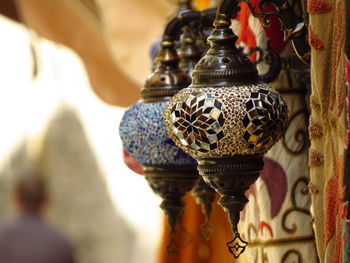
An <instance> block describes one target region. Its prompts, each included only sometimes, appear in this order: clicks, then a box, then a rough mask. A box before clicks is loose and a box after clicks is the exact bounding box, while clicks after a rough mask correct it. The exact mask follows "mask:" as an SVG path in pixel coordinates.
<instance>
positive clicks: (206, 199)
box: [192, 178, 216, 241]
mask: <svg viewBox="0 0 350 263" xmlns="http://www.w3.org/2000/svg"><path fill="white" fill-rule="evenodd" d="M192 195H193V196H194V198H195V200H196V203H197V204H199V205H200V206H201V207H202V211H203V214H204V217H205V221H204V222H203V224H202V225H201V234H202V237H203V238H204V239H205V240H207V241H208V240H209V239H210V238H211V236H212V234H213V225H212V223H211V222H210V213H211V208H212V203H213V202H214V200H215V197H216V192H215V190H214V189H213V188H211V187H210V186H209V185H207V184H206V183H205V182H204V180H203V179H202V178H200V180H199V181H198V183H197V184H196V186H195V188H194V189H193V191H192Z"/></svg>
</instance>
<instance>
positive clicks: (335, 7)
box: [308, 0, 346, 263]
mask: <svg viewBox="0 0 350 263" xmlns="http://www.w3.org/2000/svg"><path fill="white" fill-rule="evenodd" d="M344 3H345V1H344V0H328V1H326V0H309V2H308V11H309V14H310V25H309V42H310V45H311V48H312V51H311V83H312V93H311V98H310V106H311V117H310V127H309V129H310V138H311V147H310V150H309V164H310V176H311V180H310V186H309V187H310V190H311V194H312V213H313V216H314V228H315V233H316V244H317V250H318V254H319V257H320V261H321V262H327V263H328V262H337V263H338V262H342V260H343V244H344V240H343V219H342V218H343V203H342V200H343V195H344V188H343V174H344V145H345V144H346V126H345V118H346V117H345V95H346V90H345V67H344V63H345V60H344V28H345V21H344Z"/></svg>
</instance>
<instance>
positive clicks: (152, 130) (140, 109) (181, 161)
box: [119, 101, 196, 166]
mask: <svg viewBox="0 0 350 263" xmlns="http://www.w3.org/2000/svg"><path fill="white" fill-rule="evenodd" d="M167 105H168V103H167V102H165V101H160V102H143V101H141V102H137V103H135V104H134V105H133V106H131V107H130V108H129V109H128V110H127V111H126V112H125V114H124V116H123V119H122V121H121V124H120V129H119V134H120V137H121V139H122V141H123V143H124V145H125V149H126V151H127V152H128V153H129V154H130V155H131V156H132V157H133V158H134V159H135V160H136V161H137V162H138V163H140V164H142V165H143V166H154V165H156V166H160V165H162V166H195V165H196V161H195V160H194V159H193V158H192V157H190V156H189V155H188V154H186V153H184V152H183V151H182V150H181V149H180V148H179V147H177V146H175V144H174V142H173V141H172V140H171V139H170V138H169V137H168V135H167V133H166V131H165V126H164V123H163V116H164V110H165V108H166V107H167Z"/></svg>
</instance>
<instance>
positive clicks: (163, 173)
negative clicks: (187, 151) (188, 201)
mask: <svg viewBox="0 0 350 263" xmlns="http://www.w3.org/2000/svg"><path fill="white" fill-rule="evenodd" d="M144 174H145V177H146V180H147V182H148V184H149V185H150V187H151V188H152V190H153V191H154V192H155V193H156V194H157V195H159V196H160V197H161V198H162V203H161V205H160V207H161V208H162V210H163V211H164V213H165V214H166V215H167V216H168V223H169V226H170V229H171V231H174V229H175V227H176V225H177V224H178V223H179V220H180V216H181V214H182V212H183V209H184V203H183V201H182V198H183V197H184V195H185V194H186V193H187V192H188V191H190V190H191V189H192V188H193V187H194V185H195V184H196V182H197V181H198V171H197V169H196V167H195V166H146V167H145V172H144Z"/></svg>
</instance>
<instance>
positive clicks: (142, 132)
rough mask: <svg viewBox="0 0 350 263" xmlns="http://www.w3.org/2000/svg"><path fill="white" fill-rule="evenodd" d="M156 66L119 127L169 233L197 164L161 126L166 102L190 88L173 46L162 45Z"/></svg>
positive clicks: (188, 189)
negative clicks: (165, 218) (158, 199)
mask: <svg viewBox="0 0 350 263" xmlns="http://www.w3.org/2000/svg"><path fill="white" fill-rule="evenodd" d="M156 59H157V61H158V66H157V68H156V70H155V71H154V72H153V73H152V75H151V76H150V77H149V78H148V80H147V81H146V84H145V88H144V89H142V90H141V96H142V101H140V102H138V103H136V104H134V105H133V106H131V107H130V108H129V109H128V110H127V111H126V112H125V114H124V116H123V119H122V121H121V123H120V128H119V133H120V137H121V139H122V141H123V144H124V147H125V149H126V151H127V152H128V153H129V154H130V155H131V156H132V157H133V158H134V159H135V160H136V161H137V162H138V163H140V164H141V165H142V166H143V167H144V175H145V178H146V180H147V181H148V183H149V185H150V186H151V188H152V190H153V191H154V192H155V193H156V194H158V195H159V196H161V197H162V199H163V201H162V203H161V208H162V209H163V211H164V212H165V214H166V215H168V220H169V225H170V227H171V228H172V229H174V228H175V226H176V224H177V223H178V219H179V216H180V214H181V213H182V210H183V207H184V204H183V202H182V200H181V199H182V197H183V196H184V195H185V193H186V192H188V191H190V190H191V189H192V188H193V186H194V185H195V183H196V181H197V180H198V173H197V170H196V161H195V160H194V159H193V158H192V157H190V156H189V155H188V154H186V153H184V152H183V151H182V150H181V149H180V148H178V147H177V146H175V144H174V143H173V141H172V140H171V139H170V138H169V137H168V136H167V134H166V131H165V127H164V124H163V117H164V110H165V108H166V106H167V104H168V100H169V99H170V98H171V97H172V96H173V95H174V94H176V93H177V92H178V91H179V90H181V89H183V88H185V87H187V86H188V85H189V84H190V78H189V76H188V75H187V74H186V73H185V72H183V71H182V70H180V69H179V68H178V66H177V65H178V61H179V58H178V56H177V54H176V51H175V49H174V43H173V42H171V41H163V42H162V45H161V49H160V51H159V52H158V55H157V58H156Z"/></svg>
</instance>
